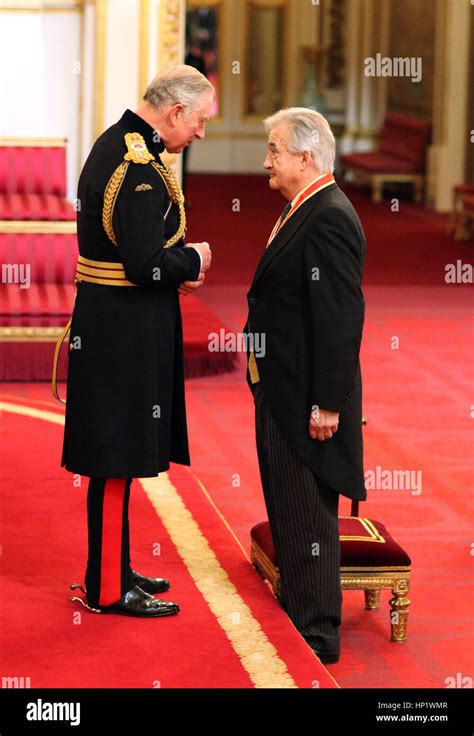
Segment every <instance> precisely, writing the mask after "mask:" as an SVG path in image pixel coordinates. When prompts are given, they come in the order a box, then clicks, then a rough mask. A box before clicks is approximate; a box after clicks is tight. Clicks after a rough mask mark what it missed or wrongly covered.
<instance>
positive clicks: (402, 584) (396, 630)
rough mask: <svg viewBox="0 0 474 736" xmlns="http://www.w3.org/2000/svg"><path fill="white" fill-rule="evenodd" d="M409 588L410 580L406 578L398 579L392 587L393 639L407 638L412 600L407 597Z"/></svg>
mask: <svg viewBox="0 0 474 736" xmlns="http://www.w3.org/2000/svg"><path fill="white" fill-rule="evenodd" d="M409 589H410V581H409V580H406V579H401V580H397V581H396V583H395V585H394V587H393V589H392V593H393V595H394V598H391V600H390V609H391V610H390V624H391V628H392V635H391V641H396V642H403V641H405V639H406V638H407V623H408V607H409V605H410V600H409V599H408V598H405V594H406V593H408V591H409Z"/></svg>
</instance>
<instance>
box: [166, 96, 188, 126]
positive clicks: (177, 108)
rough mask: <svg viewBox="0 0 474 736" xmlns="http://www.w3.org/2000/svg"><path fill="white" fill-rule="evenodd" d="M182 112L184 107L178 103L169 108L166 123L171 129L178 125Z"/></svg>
mask: <svg viewBox="0 0 474 736" xmlns="http://www.w3.org/2000/svg"><path fill="white" fill-rule="evenodd" d="M183 112H184V107H183V105H182V104H181V103H180V102H177V103H176V104H175V105H173V106H172V107H170V109H169V112H168V121H169V124H170V126H171V127H173V128H174V127H175V126H176V125H177V124H178V123H179V121H180V119H181V117H182V115H183Z"/></svg>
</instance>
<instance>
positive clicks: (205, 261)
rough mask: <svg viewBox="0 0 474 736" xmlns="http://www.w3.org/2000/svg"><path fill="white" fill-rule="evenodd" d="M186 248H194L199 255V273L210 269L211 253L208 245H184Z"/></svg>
mask: <svg viewBox="0 0 474 736" xmlns="http://www.w3.org/2000/svg"><path fill="white" fill-rule="evenodd" d="M186 248H194V249H195V250H197V251H198V253H200V254H201V258H202V264H201V271H208V270H209V268H210V267H211V260H212V253H211V249H210V247H209V243H186Z"/></svg>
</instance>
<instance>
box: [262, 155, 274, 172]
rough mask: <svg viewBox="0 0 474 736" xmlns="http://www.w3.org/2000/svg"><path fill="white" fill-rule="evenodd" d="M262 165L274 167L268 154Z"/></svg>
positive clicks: (268, 167) (269, 167)
mask: <svg viewBox="0 0 474 736" xmlns="http://www.w3.org/2000/svg"><path fill="white" fill-rule="evenodd" d="M262 166H263V168H264V169H271V168H272V165H271V163H270V160H269V157H268V156H267V157H266V159H265V161H264V162H263V164H262Z"/></svg>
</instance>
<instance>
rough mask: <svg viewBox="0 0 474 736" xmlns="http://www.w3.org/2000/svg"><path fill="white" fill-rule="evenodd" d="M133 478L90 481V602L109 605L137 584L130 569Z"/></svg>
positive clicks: (88, 513) (88, 583) (88, 494)
mask: <svg viewBox="0 0 474 736" xmlns="http://www.w3.org/2000/svg"><path fill="white" fill-rule="evenodd" d="M131 483H132V478H108V479H106V478H90V479H89V488H88V492H87V522H88V537H89V557H88V560H87V570H86V577H85V583H86V590H87V600H88V602H89V605H91V606H108V605H110V604H112V603H115V602H116V601H118V600H119V598H121V597H122V596H123V595H124V594H125V593H126V592H127V591H129V590H131V589H132V588H133V587H134V585H135V583H134V580H133V576H132V570H131V567H130V532H129V524H128V502H129V499H130V486H131Z"/></svg>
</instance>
